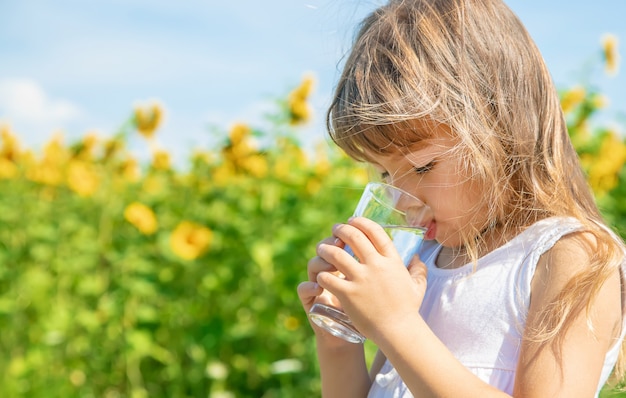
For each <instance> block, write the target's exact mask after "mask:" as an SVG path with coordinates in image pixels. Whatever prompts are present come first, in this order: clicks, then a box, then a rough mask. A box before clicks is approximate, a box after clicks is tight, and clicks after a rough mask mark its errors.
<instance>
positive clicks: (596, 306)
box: [515, 234, 621, 397]
mask: <svg viewBox="0 0 626 398" xmlns="http://www.w3.org/2000/svg"><path fill="white" fill-rule="evenodd" d="M592 247H593V244H592V241H591V240H589V237H585V235H583V234H572V235H568V236H565V237H564V238H562V239H561V240H560V241H559V242H558V243H557V244H556V245H555V246H554V247H553V248H552V249H551V250H550V251H549V252H547V253H546V254H544V255H543V256H542V258H541V260H540V261H539V264H538V266H537V271H536V273H535V276H534V278H533V284H532V297H531V304H530V309H529V316H528V320H527V325H526V330H527V331H530V330H534V329H535V328H538V327H540V326H541V319H540V317H539V316H538V314H539V313H540V311H541V310H543V309H544V308H545V307H546V306H548V305H551V304H552V303H554V301H555V298H556V297H557V295H558V294H559V293H560V292H561V291H562V290H563V289H564V288H565V287H566V285H567V283H568V281H569V280H570V279H571V278H572V277H573V276H574V275H575V274H577V273H579V272H581V271H583V270H585V268H586V267H587V266H588V264H589V258H590V253H589V248H592ZM620 291H621V283H620V276H619V272H618V271H617V270H615V271H614V272H613V273H612V274H611V275H610V276H609V278H608V280H606V281H605V282H604V284H603V285H602V287H601V289H600V290H599V292H598V295H597V298H596V299H595V301H594V302H593V305H592V306H591V307H590V308H589V311H590V314H591V321H592V325H593V330H592V329H590V327H589V325H588V322H587V312H586V311H585V310H584V309H583V311H581V312H580V313H578V314H577V315H576V316H575V317H574V318H573V319H572V320H571V323H570V326H569V328H567V329H566V330H565V335H564V338H563V344H562V345H561V346H560V349H561V350H560V354H559V352H558V351H554V350H553V349H552V348H553V347H552V346H550V345H547V344H533V343H532V342H530V341H528V339H525V341H524V342H523V345H522V355H521V356H520V362H519V365H518V371H517V382H516V389H515V391H516V395H517V396H541V395H543V396H550V397H591V396H593V394H595V392H596V389H597V387H598V383H599V378H600V372H601V370H602V366H603V362H604V357H605V355H606V352H607V350H609V349H610V348H611V346H612V344H613V342H614V341H615V339H616V338H617V337H618V336H619V333H620V329H621V298H620V295H621V293H620Z"/></svg>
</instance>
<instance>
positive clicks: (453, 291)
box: [368, 218, 626, 398]
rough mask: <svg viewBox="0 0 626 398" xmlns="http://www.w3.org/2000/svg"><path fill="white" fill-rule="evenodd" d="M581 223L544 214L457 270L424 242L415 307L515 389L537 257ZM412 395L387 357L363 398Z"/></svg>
mask: <svg viewBox="0 0 626 398" xmlns="http://www.w3.org/2000/svg"><path fill="white" fill-rule="evenodd" d="M579 228H581V224H580V223H579V222H578V221H577V220H576V219H573V218H548V219H545V220H541V221H539V222H537V223H536V224H534V225H532V226H530V227H528V228H527V229H526V230H524V231H523V232H522V233H521V234H519V235H518V236H516V237H515V238H513V239H512V240H510V241H509V242H507V243H506V244H505V245H503V246H501V247H499V248H497V249H496V250H494V251H493V252H491V253H489V254H487V255H485V256H484V257H482V258H480V259H479V260H478V265H477V267H476V268H474V265H473V264H471V263H470V264H466V265H465V266H463V267H461V268H456V269H449V270H447V269H440V268H437V267H436V266H435V265H434V263H435V261H434V260H435V259H436V258H437V254H438V253H439V251H440V249H441V246H439V245H438V244H437V243H436V242H434V241H428V242H424V244H423V246H422V249H421V257H422V260H424V262H425V263H426V265H427V266H428V288H427V290H426V295H425V297H424V301H423V303H422V307H421V309H420V313H421V315H422V317H423V318H424V320H425V321H426V323H427V324H428V325H429V326H430V328H431V329H432V330H433V332H434V333H435V334H436V335H437V336H438V337H439V339H440V340H441V341H442V342H443V343H444V344H445V345H446V346H447V347H448V349H449V350H450V351H451V352H452V354H454V356H455V357H456V358H457V359H458V360H459V361H460V362H461V363H463V364H464V365H465V366H466V367H467V368H468V369H469V370H470V371H471V372H472V373H474V374H475V375H476V376H478V377H479V378H480V379H482V380H483V381H485V382H486V383H488V384H490V385H492V386H494V387H496V388H498V389H499V390H501V391H504V392H506V393H509V394H512V393H513V385H514V383H515V370H516V366H517V361H518V357H519V349H520V345H521V341H522V333H523V330H524V326H525V323H526V315H527V311H528V306H529V303H530V287H531V281H532V277H533V274H534V272H535V269H536V266H537V262H538V260H539V257H540V256H541V255H542V254H543V253H545V252H546V251H547V250H548V249H550V248H551V247H552V246H553V245H554V244H555V243H556V242H557V241H558V240H559V239H560V238H561V237H562V236H564V235H566V234H568V233H571V232H573V231H576V230H578V229H579ZM623 268H624V267H623ZM623 271H624V269H622V275H624V272H623ZM622 283H623V282H622ZM625 330H626V327H623V328H622V335H621V338H620V340H619V341H617V342H616V343H615V345H614V346H613V347H612V348H611V349H610V350H609V352H608V353H607V355H606V358H605V361H604V367H603V369H602V376H601V378H600V384H599V385H598V391H597V393H598V392H599V391H600V389H601V388H602V386H603V385H604V383H605V382H606V380H607V378H608V377H609V375H610V374H611V371H612V369H613V366H614V365H615V363H616V361H617V356H618V354H619V349H620V345H621V341H622V340H623V338H624V331H625ZM597 393H596V395H597ZM411 397H413V395H412V394H411V392H410V391H409V390H408V389H407V387H406V385H405V384H404V383H403V382H402V379H401V378H400V376H399V375H398V373H397V372H396V370H395V369H394V368H393V365H391V363H390V362H389V360H387V361H386V362H385V364H384V365H383V367H382V369H381V370H380V372H379V374H378V375H377V376H376V379H375V381H374V382H373V383H372V386H371V389H370V392H369V395H368V398H411Z"/></svg>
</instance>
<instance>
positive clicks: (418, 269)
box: [407, 254, 428, 283]
mask: <svg viewBox="0 0 626 398" xmlns="http://www.w3.org/2000/svg"><path fill="white" fill-rule="evenodd" d="M407 269H408V271H409V275H411V279H413V280H414V281H415V282H418V283H425V282H426V277H427V276H428V268H427V267H426V264H424V262H423V261H422V260H421V259H420V257H419V256H418V255H417V254H416V255H415V256H413V258H412V259H411V261H410V262H409V265H408V266H407Z"/></svg>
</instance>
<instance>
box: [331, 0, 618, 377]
mask: <svg viewBox="0 0 626 398" xmlns="http://www.w3.org/2000/svg"><path fill="white" fill-rule="evenodd" d="M327 125H328V130H329V132H330V135H331V138H332V139H333V141H334V142H335V143H336V144H337V145H338V146H339V147H341V148H342V149H343V150H344V151H345V152H346V153H347V154H348V155H349V156H351V157H353V158H355V159H357V160H360V161H368V160H371V159H370V158H369V154H389V153H392V152H393V151H397V150H400V151H401V150H403V148H406V147H407V146H409V145H411V144H414V143H416V142H419V141H420V140H423V139H426V138H428V137H429V136H430V134H432V130H429V129H428V128H424V126H429V125H431V126H432V125H442V126H446V128H447V129H448V130H449V131H451V132H452V133H453V134H454V135H455V136H456V138H457V141H458V145H457V146H456V147H455V149H454V150H455V156H460V157H462V158H461V159H464V161H463V162H462V164H463V165H464V167H466V168H467V170H466V171H467V172H469V173H470V174H469V175H471V176H472V178H474V179H475V180H476V181H478V182H479V183H482V186H484V187H485V188H486V189H485V200H486V201H487V202H486V203H489V204H490V207H489V217H490V219H492V220H497V222H498V223H499V225H500V227H501V228H502V230H503V231H504V232H505V233H506V231H517V230H519V229H520V228H523V227H526V226H529V225H531V224H532V223H534V222H536V221H538V220H540V219H543V218H546V217H551V216H570V217H575V218H577V219H578V220H580V222H581V223H582V224H583V225H584V226H585V230H586V231H588V232H589V233H591V234H593V236H594V237H595V241H596V242H595V243H596V247H594V250H593V253H592V263H591V265H590V266H589V267H588V268H587V269H586V270H585V271H584V272H582V273H581V274H578V275H576V276H575V277H574V278H572V280H571V281H570V283H569V284H568V285H567V286H566V288H565V289H564V290H563V291H562V293H561V295H560V296H559V297H558V298H557V299H556V301H555V303H553V304H554V305H551V306H548V307H549V308H548V309H547V310H546V312H545V313H544V314H541V319H543V320H544V322H542V325H543V327H542V328H541V330H536V331H529V332H527V334H528V335H529V336H530V337H529V338H530V339H531V340H533V341H537V342H539V343H545V342H550V343H555V346H558V345H559V344H558V343H560V340H559V336H562V333H559V332H560V331H563V330H564V329H565V328H567V327H568V326H569V325H570V324H571V321H572V320H573V319H574V317H575V316H576V315H578V314H580V313H581V311H586V310H587V309H588V308H589V305H590V303H591V302H592V301H593V299H594V297H595V296H596V293H597V291H598V290H599V288H600V287H601V286H602V284H603V283H604V282H605V281H606V280H607V278H608V277H609V276H610V275H611V274H612V273H613V272H615V270H616V268H619V267H620V266H621V263H622V261H623V249H622V246H621V243H620V242H619V241H618V240H617V239H616V237H615V236H613V235H612V234H611V233H610V232H609V231H608V229H607V228H606V226H605V225H604V221H603V220H602V216H601V214H600V212H599V210H598V208H597V206H596V204H595V200H594V197H593V194H592V193H591V190H590V189H589V186H588V184H587V182H586V179H585V175H584V173H583V172H582V169H581V167H580V164H579V160H578V155H577V153H576V151H575V150H574V148H573V146H572V144H571V142H570V139H569V135H568V131H567V126H566V123H565V119H564V116H563V112H562V109H561V106H560V102H559V98H558V94H557V91H556V89H555V87H554V84H553V82H552V79H551V77H550V74H549V72H548V70H547V68H546V65H545V63H544V61H543V58H542V56H541V54H540V52H539V50H538V49H537V47H536V45H535V44H534V42H533V40H532V39H531V37H530V35H529V34H528V32H527V31H526V29H525V28H524V26H523V25H522V23H521V22H520V20H519V19H518V18H517V16H516V15H515V14H514V13H513V12H512V11H511V10H510V9H509V8H508V7H507V6H506V5H505V4H503V3H502V2H501V1H500V0H395V1H394V0H392V1H390V2H389V3H388V4H386V5H385V6H382V7H380V8H379V9H377V10H375V11H374V12H372V13H371V14H370V15H369V16H367V17H366V18H365V19H364V20H363V22H362V24H361V25H360V29H359V31H358V33H357V35H356V37H355V40H354V43H353V46H352V50H351V52H350V54H349V56H348V58H347V59H346V62H345V65H344V69H343V73H342V75H341V77H340V79H339V81H338V83H337V87H336V91H335V95H334V98H333V101H332V103H331V105H330V108H329V110H328V114H327ZM416 125H419V128H417V127H416ZM463 239H464V241H465V246H466V247H467V249H468V253H469V254H470V256H472V257H473V260H474V261H476V260H477V253H478V252H479V245H480V244H481V243H484V242H482V241H481V240H480V239H479V240H476V238H475V236H465V237H463ZM587 315H589V314H587ZM623 351H624V350H623ZM625 357H626V356H625V355H621V359H620V361H619V363H618V365H619V366H617V367H616V374H618V373H619V375H620V376H621V374H622V373H623V372H622V371H623V367H622V365H624V358H625Z"/></svg>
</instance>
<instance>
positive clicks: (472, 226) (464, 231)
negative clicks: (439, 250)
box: [431, 180, 488, 246]
mask: <svg viewBox="0 0 626 398" xmlns="http://www.w3.org/2000/svg"><path fill="white" fill-rule="evenodd" d="M449 183H450V184H448V185H447V186H446V187H445V188H443V187H442V189H439V190H437V193H436V195H433V196H434V197H433V198H432V200H433V202H431V203H435V204H434V205H433V213H434V216H435V220H436V222H437V238H436V239H437V241H439V242H440V243H441V244H443V245H444V246H458V245H461V244H463V238H462V236H467V235H468V234H472V233H473V232H472V231H476V230H481V229H482V227H481V226H482V225H484V224H485V223H486V222H487V221H486V219H487V217H488V216H487V214H488V208H487V206H488V204H487V203H486V201H485V198H484V196H483V192H484V190H483V189H481V188H480V187H477V186H476V184H472V183H470V182H468V181H467V180H466V181H465V182H459V181H458V180H457V181H456V183H453V181H449ZM433 193H434V192H433Z"/></svg>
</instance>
